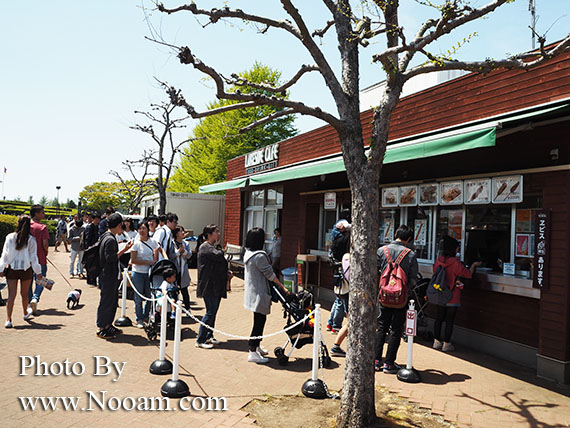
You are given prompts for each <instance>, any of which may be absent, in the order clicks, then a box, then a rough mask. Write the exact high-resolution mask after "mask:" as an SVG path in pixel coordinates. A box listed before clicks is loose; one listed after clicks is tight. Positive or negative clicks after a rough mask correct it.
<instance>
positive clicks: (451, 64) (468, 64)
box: [403, 35, 570, 80]
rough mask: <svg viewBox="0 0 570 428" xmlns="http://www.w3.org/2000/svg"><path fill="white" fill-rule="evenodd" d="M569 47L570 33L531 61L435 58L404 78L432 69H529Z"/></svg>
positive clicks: (406, 74) (513, 58)
mask: <svg viewBox="0 0 570 428" xmlns="http://www.w3.org/2000/svg"><path fill="white" fill-rule="evenodd" d="M569 48H570V35H569V36H567V37H566V38H565V39H564V40H562V41H561V42H560V43H558V44H557V45H556V46H555V47H553V48H552V49H550V50H548V51H547V50H546V49H545V48H544V47H541V49H540V51H539V52H537V53H535V55H534V57H535V58H536V59H534V60H531V61H525V60H524V59H528V55H527V54H525V55H521V56H520V57H519V56H513V57H511V58H507V59H501V60H492V59H487V60H485V61H448V60H443V59H434V62H433V63H431V64H426V65H423V66H419V67H416V68H413V69H411V70H409V71H407V72H406V73H404V74H403V75H404V78H405V79H406V80H408V79H410V78H412V77H413V76H417V75H419V74H425V73H430V72H432V71H440V70H466V71H472V72H476V73H483V74H485V73H489V72H491V71H493V70H497V69H499V68H505V69H518V70H529V69H531V68H533V67H536V66H537V65H540V64H542V63H544V62H546V61H548V60H549V59H551V58H552V57H554V56H556V55H558V54H559V53H561V52H563V51H565V50H567V49H569Z"/></svg>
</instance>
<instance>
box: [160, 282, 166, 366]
mask: <svg viewBox="0 0 570 428" xmlns="http://www.w3.org/2000/svg"><path fill="white" fill-rule="evenodd" d="M167 306H168V299H167V298H166V286H163V287H162V307H161V308H160V354H159V356H158V358H159V359H160V360H164V357H165V355H166V317H167V316H168V311H167Z"/></svg>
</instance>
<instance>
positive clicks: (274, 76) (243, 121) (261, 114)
mask: <svg viewBox="0 0 570 428" xmlns="http://www.w3.org/2000/svg"><path fill="white" fill-rule="evenodd" d="M280 77H281V73H280V72H279V71H276V70H273V69H272V68H270V67H268V66H266V65H263V64H261V63H259V62H255V63H254V65H253V67H252V68H251V69H250V70H248V71H244V72H242V73H240V74H239V75H238V76H236V84H234V85H232V87H231V88H230V89H229V91H233V92H235V91H238V90H239V91H240V92H242V93H259V94H263V95H273V94H269V93H268V92H267V91H266V90H264V89H262V88H253V87H251V86H241V85H240V83H239V82H245V81H248V82H254V83H264V84H270V85H272V86H273V87H277V86H279V85H280V82H279V79H280ZM240 79H243V80H240ZM276 96H278V97H280V98H287V96H288V95H287V93H286V92H285V91H283V92H282V93H279V94H277V95H276ZM235 103H236V101H231V100H218V101H215V102H212V103H210V104H209V105H208V109H209V110H215V109H220V108H224V107H226V106H228V105H232V104H235ZM282 110H283V108H277V107H273V106H267V105H265V106H258V107H253V108H244V109H239V110H232V111H228V112H226V113H220V114H217V115H214V116H209V117H206V118H204V119H202V120H201V121H200V123H199V124H198V125H197V126H196V127H195V128H194V131H193V134H194V138H193V139H191V141H190V142H189V143H188V146H187V147H185V149H184V152H183V155H182V158H181V160H180V162H179V164H178V167H177V169H176V171H175V172H174V175H173V176H172V179H171V184H170V186H169V190H173V191H175V192H191V193H197V192H198V187H199V186H203V185H205V184H211V183H216V182H219V181H224V180H225V178H226V169H227V162H228V160H230V159H232V158H234V157H236V156H240V155H242V154H244V153H247V152H250V151H252V150H255V149H257V148H260V147H264V146H267V145H269V144H273V143H276V142H279V141H282V140H284V139H286V138H289V137H292V136H294V135H295V134H296V133H297V130H296V128H295V127H294V126H293V121H294V117H293V116H291V115H287V116H285V117H281V118H277V119H275V120H273V121H269V122H268V123H266V124H265V125H262V126H258V127H254V128H253V129H252V130H251V131H250V132H247V133H239V132H238V130H240V129H242V128H246V127H247V126H248V125H250V124H252V123H255V122H257V121H259V120H261V119H263V118H265V117H267V116H269V115H272V114H274V113H276V112H279V111H282Z"/></svg>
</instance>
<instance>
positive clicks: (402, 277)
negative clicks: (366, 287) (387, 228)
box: [378, 246, 410, 308]
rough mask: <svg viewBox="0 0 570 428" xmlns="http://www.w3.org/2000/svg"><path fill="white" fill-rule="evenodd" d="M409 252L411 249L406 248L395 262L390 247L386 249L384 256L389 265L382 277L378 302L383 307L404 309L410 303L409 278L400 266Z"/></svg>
mask: <svg viewBox="0 0 570 428" xmlns="http://www.w3.org/2000/svg"><path fill="white" fill-rule="evenodd" d="M409 252H410V249H409V248H405V249H404V250H403V251H402V252H401V253H400V255H399V256H398V258H397V259H396V261H395V262H394V261H392V257H391V256H390V251H389V250H388V247H387V246H386V247H384V254H385V256H386V261H387V262H388V263H387V264H386V267H385V268H384V271H383V272H382V275H380V284H379V288H380V292H379V294H378V300H380V303H381V304H382V306H386V307H387V308H403V307H404V306H406V303H408V276H407V275H406V272H404V269H402V267H401V266H400V263H402V260H404V257H406V256H407V255H408V253H409Z"/></svg>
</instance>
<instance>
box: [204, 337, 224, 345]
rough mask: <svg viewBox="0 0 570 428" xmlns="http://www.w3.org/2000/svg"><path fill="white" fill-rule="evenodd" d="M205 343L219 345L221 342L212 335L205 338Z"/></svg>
mask: <svg viewBox="0 0 570 428" xmlns="http://www.w3.org/2000/svg"><path fill="white" fill-rule="evenodd" d="M206 343H210V344H212V345H219V344H220V343H222V342H220V341H219V340H218V339H216V338H215V337H214V336H212V337H210V338H209V339H208V340H206Z"/></svg>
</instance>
